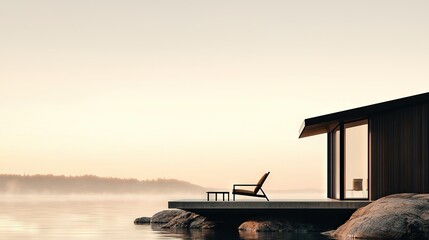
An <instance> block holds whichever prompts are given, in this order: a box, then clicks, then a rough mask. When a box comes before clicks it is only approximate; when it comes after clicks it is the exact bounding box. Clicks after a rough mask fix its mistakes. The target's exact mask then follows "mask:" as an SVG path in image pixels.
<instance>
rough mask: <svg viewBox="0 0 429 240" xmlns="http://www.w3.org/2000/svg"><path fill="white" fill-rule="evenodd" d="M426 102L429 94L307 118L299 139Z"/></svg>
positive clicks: (428, 99)
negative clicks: (340, 125) (376, 114)
mask: <svg viewBox="0 0 429 240" xmlns="http://www.w3.org/2000/svg"><path fill="white" fill-rule="evenodd" d="M424 102H427V103H429V92H427V93H423V94H419V95H414V96H410V97H405V98H400V99H395V100H391V101H387V102H382V103H377V104H373V105H368V106H364V107H359V108H353V109H350V110H345V111H341V112H336V113H331V114H327V115H322V116H318V117H313V118H307V119H305V120H304V122H303V123H302V125H301V128H300V130H299V138H304V137H309V136H314V135H318V134H322V133H328V132H330V131H332V130H334V129H335V128H336V127H337V126H338V125H339V124H340V123H349V122H355V121H359V120H364V119H368V118H369V117H370V116H371V115H372V114H374V113H379V112H383V111H389V110H393V109H397V108H403V107H407V106H410V105H416V104H420V103H424Z"/></svg>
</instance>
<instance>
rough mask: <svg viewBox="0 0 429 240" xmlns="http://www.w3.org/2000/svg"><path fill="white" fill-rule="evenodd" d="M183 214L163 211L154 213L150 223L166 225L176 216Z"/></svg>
mask: <svg viewBox="0 0 429 240" xmlns="http://www.w3.org/2000/svg"><path fill="white" fill-rule="evenodd" d="M184 212H185V211H183V210H164V211H161V212H158V213H155V214H154V215H153V216H152V218H151V220H150V223H168V222H170V221H171V220H172V219H173V218H175V217H177V216H178V215H180V214H182V213H184Z"/></svg>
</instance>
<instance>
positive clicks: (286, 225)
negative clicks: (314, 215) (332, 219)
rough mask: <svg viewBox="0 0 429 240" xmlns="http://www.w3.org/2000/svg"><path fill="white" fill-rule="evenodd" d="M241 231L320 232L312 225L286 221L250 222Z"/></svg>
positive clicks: (241, 226)
mask: <svg viewBox="0 0 429 240" xmlns="http://www.w3.org/2000/svg"><path fill="white" fill-rule="evenodd" d="M238 230H239V231H251V232H315V231H320V229H318V228H316V227H315V226H313V225H311V224H303V223H297V222H295V223H292V222H289V221H285V220H249V221H246V222H244V223H242V224H241V225H240V226H239V227H238Z"/></svg>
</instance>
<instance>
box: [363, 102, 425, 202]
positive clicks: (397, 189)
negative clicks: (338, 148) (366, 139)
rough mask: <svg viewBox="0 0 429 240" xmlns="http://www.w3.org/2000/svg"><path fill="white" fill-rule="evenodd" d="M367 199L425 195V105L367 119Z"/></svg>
mask: <svg viewBox="0 0 429 240" xmlns="http://www.w3.org/2000/svg"><path fill="white" fill-rule="evenodd" d="M369 119H370V124H369V128H370V131H371V132H370V134H371V135H370V136H371V141H370V145H371V146H370V149H371V155H370V157H371V160H370V162H371V199H372V200H375V199H378V198H380V197H383V196H386V195H389V194H394V193H402V192H416V193H428V192H429V158H428V149H429V103H425V104H418V105H413V106H408V107H404V108H401V109H396V110H391V111H385V112H378V113H376V114H372V115H371V116H370V117H369Z"/></svg>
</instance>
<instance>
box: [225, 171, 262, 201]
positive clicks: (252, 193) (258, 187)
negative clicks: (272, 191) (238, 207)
mask: <svg viewBox="0 0 429 240" xmlns="http://www.w3.org/2000/svg"><path fill="white" fill-rule="evenodd" d="M268 174H270V172H267V173H265V174H264V175H263V176H262V177H261V179H260V180H259V182H258V183H257V184H234V185H233V188H232V196H233V200H234V201H235V195H244V196H250V197H263V198H266V199H267V201H270V200H269V199H268V197H267V195H266V194H265V192H264V190H262V185H263V184H264V182H265V180H266V179H267V177H268ZM253 186H255V190H253V191H251V190H246V189H237V188H235V187H253ZM259 191H261V192H262V194H258V192H259Z"/></svg>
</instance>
